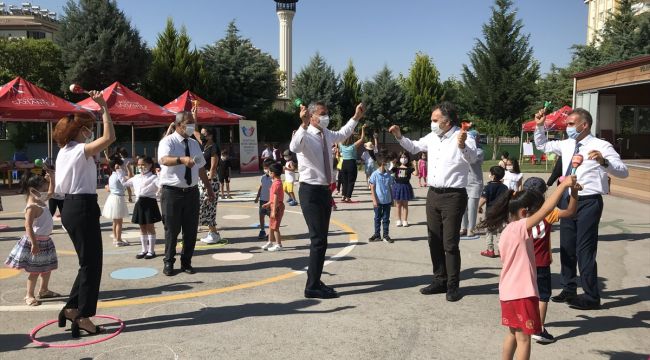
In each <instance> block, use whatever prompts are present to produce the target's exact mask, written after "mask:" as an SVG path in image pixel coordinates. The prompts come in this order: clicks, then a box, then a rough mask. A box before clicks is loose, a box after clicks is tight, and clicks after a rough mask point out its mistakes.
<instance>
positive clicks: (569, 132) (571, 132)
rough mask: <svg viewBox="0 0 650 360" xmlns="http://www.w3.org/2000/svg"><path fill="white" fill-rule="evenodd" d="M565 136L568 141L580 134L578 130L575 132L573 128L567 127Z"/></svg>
mask: <svg viewBox="0 0 650 360" xmlns="http://www.w3.org/2000/svg"><path fill="white" fill-rule="evenodd" d="M566 134H567V136H568V137H569V139H574V140H575V139H577V138H578V136H580V133H579V132H578V130H576V127H575V126H571V127H567V128H566Z"/></svg>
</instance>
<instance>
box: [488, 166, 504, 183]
mask: <svg viewBox="0 0 650 360" xmlns="http://www.w3.org/2000/svg"><path fill="white" fill-rule="evenodd" d="M490 174H491V175H492V176H494V180H496V181H501V179H503V177H504V176H506V171H505V170H504V169H503V168H502V167H501V166H492V167H491V168H490Z"/></svg>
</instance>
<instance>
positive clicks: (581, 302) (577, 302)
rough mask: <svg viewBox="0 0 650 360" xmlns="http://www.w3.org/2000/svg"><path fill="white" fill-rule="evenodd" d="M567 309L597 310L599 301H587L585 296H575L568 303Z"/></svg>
mask: <svg viewBox="0 0 650 360" xmlns="http://www.w3.org/2000/svg"><path fill="white" fill-rule="evenodd" d="M568 304H569V307H570V308H572V309H578V310H598V309H600V301H594V300H591V299H587V298H586V297H585V296H576V297H574V298H573V299H571V300H569V301H568Z"/></svg>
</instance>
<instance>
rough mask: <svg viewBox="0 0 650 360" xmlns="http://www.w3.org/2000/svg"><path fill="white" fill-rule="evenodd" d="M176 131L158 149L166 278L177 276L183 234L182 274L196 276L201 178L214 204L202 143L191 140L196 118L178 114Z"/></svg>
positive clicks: (190, 114) (164, 272) (161, 142)
mask: <svg viewBox="0 0 650 360" xmlns="http://www.w3.org/2000/svg"><path fill="white" fill-rule="evenodd" d="M175 125H176V131H174V132H173V133H171V134H170V135H167V136H165V137H164V138H163V139H162V140H160V144H159V145H158V162H159V163H160V186H161V187H162V196H161V200H160V207H161V212H162V218H163V224H164V226H165V258H164V260H163V261H164V268H163V274H165V275H167V276H172V275H174V261H175V256H176V241H177V237H178V233H179V232H180V231H181V229H182V230H183V251H182V253H181V271H182V272H185V273H188V274H194V273H195V272H196V271H195V270H194V268H193V267H192V255H193V254H194V246H195V245H196V233H197V230H198V227H199V206H200V201H199V188H198V183H199V178H200V179H201V181H203V185H204V186H205V189H206V190H207V191H208V197H209V199H210V201H214V200H215V195H214V192H213V191H212V186H211V185H210V180H209V179H208V176H207V174H206V172H205V168H204V166H205V158H204V157H203V152H202V151H201V146H200V145H199V143H198V142H197V141H196V140H194V139H193V138H191V137H190V136H191V135H193V134H194V129H195V126H196V120H195V116H194V115H193V114H192V113H190V112H187V111H182V112H179V113H178V114H176V121H175Z"/></svg>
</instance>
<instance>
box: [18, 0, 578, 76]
mask: <svg viewBox="0 0 650 360" xmlns="http://www.w3.org/2000/svg"><path fill="white" fill-rule="evenodd" d="M5 3H8V4H14V3H15V4H19V3H20V1H11V0H10V1H5ZM32 4H33V5H40V6H41V7H44V8H45V7H46V8H49V9H50V10H54V11H57V12H59V13H61V12H62V11H61V10H62V8H63V5H64V4H65V0H40V1H38V0H37V1H33V3H32ZM492 4H493V1H491V0H415V1H405V0H393V1H388V0H300V1H299V2H298V10H297V12H296V17H295V18H294V23H293V28H294V31H293V36H294V38H293V39H294V42H293V48H294V55H293V71H294V73H296V72H298V71H299V70H300V69H301V68H302V67H303V66H304V65H305V64H307V63H308V62H309V59H310V57H311V56H313V55H314V54H315V52H316V51H318V52H320V53H321V55H323V56H324V57H325V59H326V60H327V62H328V63H329V64H330V65H332V66H333V67H334V69H335V70H336V71H339V72H341V71H342V70H343V69H345V67H346V65H347V61H348V59H352V60H353V62H354V64H355V66H356V68H357V73H358V75H359V77H360V78H361V79H364V80H365V79H368V78H371V77H372V76H373V75H374V74H375V73H377V72H378V71H379V70H380V69H381V68H382V67H383V66H384V65H388V67H389V68H390V69H391V70H393V72H394V73H395V74H397V73H404V74H406V73H407V72H408V69H409V67H410V66H411V62H412V61H413V58H414V56H415V53H416V52H418V51H420V52H423V53H426V54H428V55H429V56H431V57H432V58H433V59H434V62H435V64H436V66H437V67H438V70H439V71H440V73H441V79H442V80H444V79H446V78H447V77H449V76H456V77H457V78H460V73H461V70H462V64H464V63H467V62H468V57H467V54H468V53H469V52H470V51H471V49H472V47H473V46H474V43H475V39H476V38H481V37H482V33H481V26H482V25H483V24H484V23H485V22H486V21H487V20H488V19H489V17H490V7H491V6H492ZM118 6H119V7H120V8H121V9H122V10H123V11H124V13H125V14H126V15H127V16H128V17H129V19H130V20H131V23H132V24H133V25H134V26H135V27H137V28H138V30H139V31H140V34H141V36H142V37H143V39H144V40H146V41H147V43H148V44H149V46H154V45H155V42H156V36H157V34H158V33H159V32H160V31H161V30H162V29H163V27H164V26H165V21H166V19H167V17H169V16H171V17H172V18H173V19H174V22H175V24H176V25H178V26H180V25H185V26H186V27H187V31H188V33H189V35H190V36H191V37H192V40H193V42H194V44H195V45H196V46H197V47H201V46H204V45H206V44H210V43H212V42H214V41H215V40H218V39H219V38H221V37H223V34H224V32H225V29H226V26H227V24H228V22H230V21H231V20H233V19H235V20H236V23H237V26H238V27H239V29H240V33H241V35H242V36H244V37H247V38H250V39H251V40H252V41H253V43H254V44H255V46H257V47H258V48H260V49H262V50H263V51H266V52H268V53H270V54H271V55H272V56H273V57H275V58H276V59H277V57H278V36H279V35H278V19H277V16H276V14H275V3H274V2H273V1H272V0H231V1H224V0H185V1H172V0H155V1H154V0H118ZM514 6H515V7H516V8H517V9H518V17H519V18H520V19H522V20H523V22H524V32H526V33H529V34H530V42H531V45H532V46H533V49H534V54H535V57H536V58H537V59H538V60H539V61H540V62H541V70H542V72H546V71H548V69H549V68H550V65H551V64H552V63H554V64H556V65H559V66H565V65H566V64H567V63H568V62H569V61H570V58H571V51H570V47H571V45H573V44H583V43H585V41H586V29H587V26H586V21H587V6H586V5H585V4H584V2H583V1H582V0H543V1H542V0H515V1H514Z"/></svg>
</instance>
